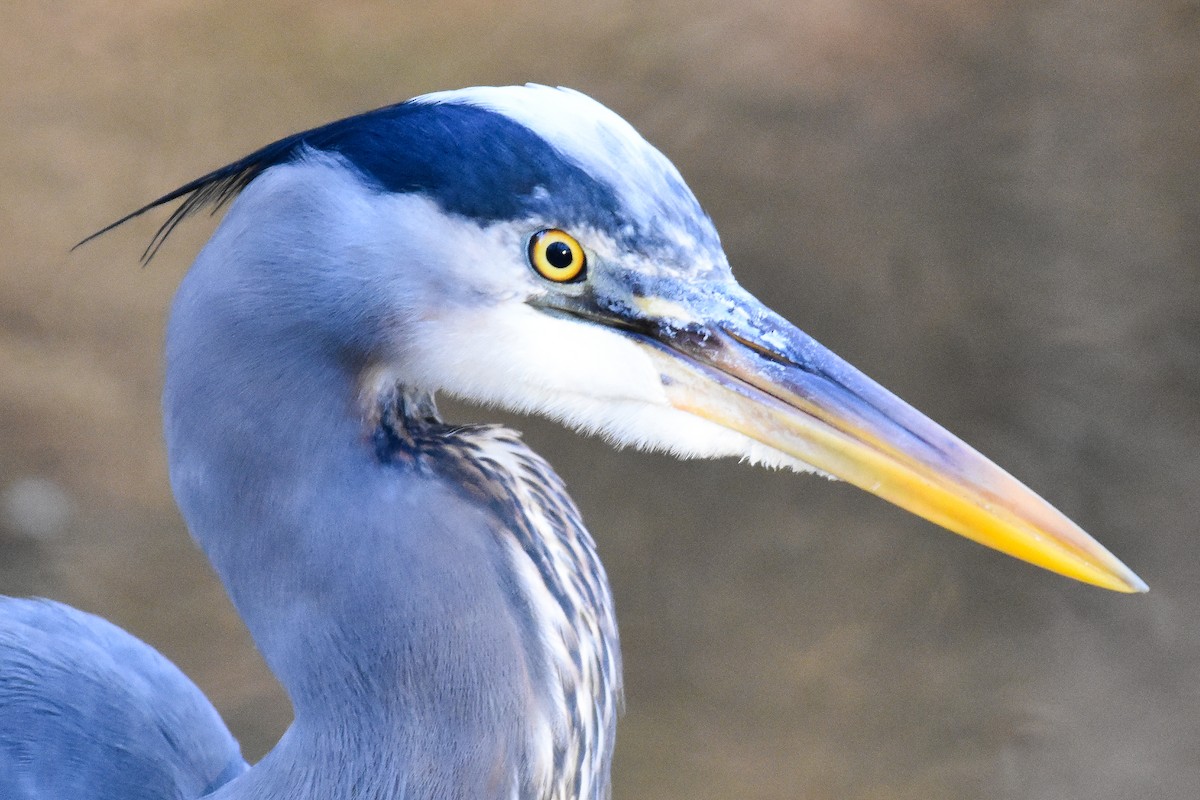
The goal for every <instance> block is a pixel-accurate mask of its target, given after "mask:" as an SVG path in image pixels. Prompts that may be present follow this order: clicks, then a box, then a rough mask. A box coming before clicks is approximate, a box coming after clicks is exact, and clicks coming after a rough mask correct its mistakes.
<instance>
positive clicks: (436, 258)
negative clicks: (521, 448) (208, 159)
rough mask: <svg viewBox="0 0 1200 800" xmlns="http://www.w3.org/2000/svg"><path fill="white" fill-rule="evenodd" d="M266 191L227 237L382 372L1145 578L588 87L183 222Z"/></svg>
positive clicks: (190, 203)
mask: <svg viewBox="0 0 1200 800" xmlns="http://www.w3.org/2000/svg"><path fill="white" fill-rule="evenodd" d="M245 187H248V188H246V191H245V192H244V193H243V195H242V197H240V198H239V199H238V204H237V205H236V206H235V208H234V210H232V211H231V212H230V214H229V215H228V217H227V219H226V221H225V223H224V224H223V226H222V230H221V231H219V232H218V234H217V236H216V237H214V241H218V240H221V241H223V242H224V243H225V244H224V245H222V246H224V247H227V248H235V249H236V248H238V247H241V248H243V250H244V253H243V254H244V255H245V256H246V258H251V257H253V258H259V259H263V258H266V259H270V260H273V261H275V262H282V263H286V264H287V265H288V266H287V268H286V269H285V270H283V272H285V273H286V276H285V277H283V278H281V280H285V281H289V282H290V284H291V286H292V289H293V290H294V291H293V292H291V294H292V296H293V303H294V307H295V308H296V309H298V310H299V311H300V312H305V311H307V312H311V314H310V316H311V321H312V324H313V325H314V326H316V327H320V326H321V325H324V324H326V322H325V321H324V320H328V319H331V318H334V319H337V320H339V321H340V322H339V323H338V324H339V325H342V326H343V329H342V331H341V333H340V334H339V335H341V336H342V338H343V339H344V340H346V341H351V340H353V341H354V342H355V346H356V347H358V348H359V349H360V350H361V351H362V352H363V353H364V354H365V356H364V363H366V364H367V368H366V370H365V371H366V372H368V373H369V374H370V375H371V376H372V378H371V380H373V381H385V382H395V383H400V384H404V385H408V386H411V387H414V388H419V389H422V390H427V391H431V392H439V391H440V392H446V393H449V394H451V395H454V396H457V397H460V398H463V399H466V400H469V401H473V402H478V403H483V404H490V405H496V406H502V407H505V408H509V409H513V410H517V411H523V412H536V413H541V414H545V415H548V416H550V417H553V418H555V419H558V420H561V421H562V422H564V423H566V424H568V425H570V426H572V427H575V428H578V429H581V430H584V431H587V432H593V433H599V434H601V435H603V436H605V437H607V438H608V439H610V440H612V441H614V442H617V443H620V444H627V445H633V446H637V447H646V448H654V449H662V450H667V451H670V452H672V453H675V454H677V455H681V456H695V457H721V456H734V457H740V458H743V459H747V460H750V461H754V462H762V463H766V464H770V465H776V466H787V467H791V468H794V469H798V470H817V471H820V472H822V473H825V474H827V475H830V476H834V477H837V478H841V479H844V480H847V481H849V482H851V483H854V484H855V485H857V486H860V487H862V488H864V489H866V490H867V491H870V492H872V493H874V494H877V495H879V496H881V497H883V498H884V499H886V500H888V501H890V502H893V503H895V504H897V505H899V506H901V507H903V508H906V509H908V510H909V511H912V512H914V513H916V514H918V515H920V516H923V517H925V518H927V519H929V520H931V521H933V522H935V523H937V524H939V525H942V526H944V527H946V528H948V529H950V530H952V531H955V532H957V533H959V534H962V535H964V536H967V537H968V538H971V539H974V540H976V541H978V542H980V543H983V544H985V545H988V546H991V547H994V548H996V549H999V550H1001V551H1003V552H1007V553H1009V554H1011V555H1014V556H1017V557H1019V558H1023V559H1025V560H1027V561H1030V562H1032V563H1035V564H1038V565H1040V566H1043V567H1046V568H1048V569H1051V570H1054V571H1057V572H1061V573H1063V574H1065V575H1068V576H1071V577H1074V578H1077V579H1079V580H1083V581H1086V582H1089V583H1094V584H1097V585H1100V586H1104V587H1107V588H1110V589H1116V590H1119V591H1142V590H1144V589H1145V584H1143V583H1142V582H1141V581H1140V579H1138V578H1137V576H1136V575H1134V574H1133V573H1132V572H1131V571H1130V570H1129V569H1128V568H1127V567H1125V566H1124V565H1123V564H1122V563H1121V562H1120V561H1118V560H1117V559H1116V558H1114V557H1113V556H1112V555H1111V554H1110V553H1109V552H1108V551H1107V550H1105V549H1104V548H1103V547H1102V546H1101V545H1100V544H1098V543H1097V542H1095V541H1094V540H1093V539H1092V538H1091V537H1089V536H1088V535H1087V534H1086V533H1084V532H1083V531H1082V530H1080V529H1079V528H1078V527H1077V526H1076V525H1074V523H1072V522H1070V521H1069V520H1068V519H1067V518H1066V517H1065V516H1063V515H1062V514H1061V513H1059V512H1058V511H1056V510H1055V509H1054V508H1052V507H1051V506H1050V505H1049V504H1047V503H1046V502H1045V501H1044V500H1042V499H1041V498H1039V497H1038V496H1037V495H1036V494H1034V493H1033V492H1032V491H1030V490H1029V489H1028V488H1026V487H1025V486H1024V485H1022V484H1021V483H1019V482H1018V481H1016V480H1015V479H1013V478H1012V477H1010V476H1009V475H1008V474H1007V473H1005V472H1004V471H1002V470H1001V469H999V468H998V467H996V466H995V465H993V464H992V463H991V462H990V461H988V460H987V459H985V458H984V457H983V456H981V455H979V454H978V453H977V452H975V451H974V450H972V449H971V448H969V447H968V446H967V445H965V444H963V443H962V442H961V441H960V440H959V439H957V438H956V437H954V436H953V435H951V434H950V433H948V432H947V431H945V430H944V429H943V428H941V427H940V426H938V425H937V424H935V423H934V422H932V421H930V420H929V419H928V418H926V417H925V416H923V415H922V414H920V413H919V412H917V411H916V410H914V409H913V408H911V407H910V406H908V405H907V404H905V403H904V402H902V401H901V400H899V399H898V398H896V397H895V396H894V395H892V394H890V393H889V392H887V391H886V390H885V389H883V388H882V387H880V386H879V385H878V384H876V383H875V382H873V381H872V380H870V379H869V378H867V377H866V376H865V375H863V374H862V373H861V372H859V371H858V370H856V369H855V368H853V367H852V366H850V365H849V364H847V363H846V362H844V361H842V360H841V359H839V358H838V357H837V356H836V355H834V354H833V353H832V352H830V351H829V350H827V349H825V348H824V347H822V346H821V345H820V344H818V343H817V342H816V341H814V340H813V339H812V338H810V337H809V336H807V335H806V334H804V333H803V332H802V331H800V330H799V329H797V328H796V327H794V326H792V325H791V324H789V323H788V322H787V321H785V320H784V319H782V318H781V317H780V316H778V315H777V314H775V313H774V312H772V311H771V310H770V309H768V308H767V307H766V306H764V305H763V304H762V303H760V302H759V301H758V300H756V299H755V298H754V297H752V296H751V295H750V294H749V293H747V292H746V291H744V290H743V289H742V288H741V287H740V286H739V285H738V284H737V282H736V281H735V280H734V278H733V275H732V273H731V271H730V268H729V265H728V262H727V259H726V257H725V254H724V252H723V251H722V248H721V244H720V240H719V238H718V236H717V233H716V230H715V228H714V227H713V225H712V222H711V221H710V220H709V218H708V216H707V215H706V214H705V213H704V211H703V210H702V208H701V207H700V204H699V203H698V202H697V200H696V198H695V196H694V195H693V194H692V192H691V191H690V190H689V189H688V187H687V185H686V184H685V183H684V181H683V179H682V178H681V177H680V175H679V173H678V171H677V170H676V169H675V168H674V166H672V164H671V163H670V162H669V161H668V160H667V159H666V158H665V157H664V156H663V155H662V154H661V153H659V152H658V151H657V150H656V149H655V148H654V147H652V146H651V145H650V144H648V143H647V142H646V141H645V140H644V139H643V138H642V137H641V136H640V135H638V133H637V132H636V131H635V130H634V129H633V128H632V127H631V126H630V125H629V124H628V123H626V122H625V121H624V120H622V119H621V118H620V117H618V116H617V115H616V114H614V113H613V112H611V111H609V110H608V109H606V108H605V107H603V106H602V105H600V104H599V103H596V102H595V101H593V100H591V99H589V98H587V97H586V96H584V95H582V94H579V93H577V92H573V91H569V90H564V89H553V88H548V87H543V86H524V87H503V88H492V87H485V88H474V89H466V90H462V91H455V92H445V93H439V94H433V95H427V96H424V97H420V98H417V99H415V100H411V101H408V102H407V103H402V104H399V105H397V106H392V107H389V108H386V109H380V110H379V111H375V112H370V113H368V114H364V115H360V116H358V117H352V118H350V119H347V120H343V121H341V122H336V123H332V124H331V125H327V126H324V127H322V128H317V129H314V130H312V131H308V132H305V133H302V134H297V135H295V136H293V137H289V138H288V139H284V140H282V141H280V142H278V143H276V144H274V145H271V146H269V147H267V148H264V149H263V150H260V151H258V152H257V153H255V154H252V155H251V156H248V157H247V158H246V159H243V160H242V161H240V162H236V163H234V164H232V165H230V166H229V167H226V168H224V169H223V170H218V171H217V172H214V173H211V174H210V175H208V176H205V177H203V178H201V179H199V180H198V181H196V182H193V183H192V184H189V185H187V186H184V187H182V188H181V189H180V190H178V191H177V192H175V193H172V194H171V195H168V196H167V197H166V198H163V199H162V200H163V201H165V200H168V199H173V198H175V197H185V198H186V199H185V202H184V204H183V205H182V206H181V207H180V209H179V210H177V211H176V212H175V215H173V216H172V218H171V220H169V221H168V223H167V225H166V226H164V230H165V232H169V230H170V227H171V226H173V225H174V224H175V223H176V222H177V221H178V220H179V219H181V218H182V217H183V216H185V215H186V214H187V213H190V211H192V210H195V208H198V207H200V206H201V205H204V204H207V203H210V202H212V201H214V200H216V201H221V200H223V199H225V198H226V197H228V196H231V195H232V194H234V193H237V192H238V191H240V190H242V189H243V188H245ZM159 202H161V201H159ZM156 204H157V203H156ZM151 205H155V204H151ZM135 213H138V212H135ZM162 235H165V234H161V233H160V236H159V237H158V238H157V239H156V241H155V245H156V244H157V242H159V241H161V238H162ZM155 245H152V247H153V246H155ZM264 254H265V255H264ZM243 260H245V259H243ZM318 295H319V297H318ZM330 303H334V304H336V305H337V313H336V314H330V313H328V312H329V307H328V305H329V304H330Z"/></svg>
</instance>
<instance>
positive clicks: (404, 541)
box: [163, 261, 545, 798]
mask: <svg viewBox="0 0 1200 800" xmlns="http://www.w3.org/2000/svg"><path fill="white" fill-rule="evenodd" d="M205 269H206V265H205V263H204V262H203V261H201V262H198V264H197V266H196V267H194V268H193V272H192V273H191V274H189V276H188V278H187V279H186V280H185V282H184V285H183V286H182V287H181V289H180V293H179V296H178V297H177V300H176V304H175V308H174V312H173V314H172V320H171V324H170V327H169V333H168V344H167V376H166V387H165V391H164V401H163V402H164V417H165V425H166V439H167V445H168V455H169V459H170V466H171V481H172V487H173V489H174V491H175V494H176V498H177V500H178V503H179V506H180V509H181V510H182V512H183V515H184V518H185V520H186V521H187V524H188V527H189V529H190V530H191V532H192V535H193V536H194V537H195V538H196V540H197V541H198V542H199V543H200V545H201V546H202V547H203V549H204V551H205V553H206V554H207V555H208V557H209V559H210V560H211V561H212V563H213V566H214V567H215V569H216V571H217V573H218V575H219V576H220V577H221V580H222V581H223V582H224V584H225V587H226V589H227V590H228V592H229V594H230V597H231V598H232V600H233V602H234V605H235V606H236V607H237V609H238V611H239V613H240V614H241V615H242V618H243V619H244V620H245V622H246V625H247V626H248V628H249V629H250V632H251V634H252V635H253V637H254V639H255V642H256V643H257V645H258V647H259V649H260V651H261V652H262V654H263V656H264V658H265V659H266V661H267V663H268V665H269V666H270V667H271V669H272V670H273V672H274V673H275V675H276V676H277V677H278V678H279V680H280V682H281V683H282V684H283V686H284V687H285V689H286V690H287V692H288V695H289V697H290V698H291V701H292V705H293V709H294V712H295V723H294V725H293V726H292V728H291V729H290V730H289V732H288V734H287V735H286V736H285V737H284V739H283V740H282V741H281V742H280V744H279V745H278V746H277V748H276V749H275V750H273V751H272V753H271V754H270V755H268V757H267V758H265V759H264V760H263V762H262V763H261V764H260V765H259V766H256V767H255V768H254V769H252V770H251V771H250V772H248V773H246V775H245V776H243V777H241V778H239V779H237V780H235V781H234V782H233V783H231V784H230V785H229V786H228V787H227V788H226V790H225V793H224V794H222V795H219V796H221V797H229V798H235V797H255V798H274V797H281V798H282V797H288V798H306V797H332V796H351V794H353V795H354V796H362V797H372V798H374V797H378V798H387V797H393V796H395V797H398V796H402V795H404V796H409V795H413V796H425V795H426V794H427V793H428V791H429V787H443V789H442V790H440V791H436V792H434V793H435V794H437V795H438V796H442V797H447V798H456V797H462V798H485V797H501V796H512V795H513V794H514V792H515V791H516V789H517V788H518V787H520V786H521V785H523V784H525V783H527V782H528V781H530V780H532V778H531V777H530V776H529V775H528V774H526V773H527V772H528V768H527V766H526V765H528V764H529V763H532V761H533V759H532V757H531V756H530V751H531V750H532V749H533V748H535V747H536V746H537V744H536V741H535V740H536V738H537V736H539V735H544V731H541V729H540V728H539V725H541V726H542V727H544V724H545V723H544V721H541V722H539V719H540V717H539V714H540V712H539V710H538V704H537V702H536V701H535V700H534V699H533V687H532V685H533V682H534V678H533V674H534V673H535V672H536V671H537V669H539V668H538V666H537V665H536V664H533V663H531V661H530V658H531V653H530V651H529V648H528V647H527V646H526V645H525V636H526V631H525V624H524V621H523V620H521V619H519V615H518V614H517V612H516V611H515V610H513V609H514V602H515V601H514V598H513V592H512V585H513V580H514V578H513V576H512V575H511V567H510V565H509V561H508V559H507V557H506V555H505V553H504V552H501V549H500V548H501V545H500V544H499V543H498V541H497V538H498V537H496V536H495V535H494V525H495V522H494V520H493V518H492V517H491V516H489V513H488V511H487V509H485V508H480V507H477V505H476V504H474V503H472V502H470V501H469V500H468V499H465V498H464V497H463V495H462V493H461V492H460V491H458V490H456V488H455V487H452V486H447V485H445V484H444V483H443V482H442V481H439V480H438V479H437V478H436V476H434V475H431V474H430V473H429V471H428V470H425V469H423V468H422V467H421V465H420V464H416V463H414V464H409V465H404V464H397V463H383V462H381V461H380V459H379V458H378V456H377V453H376V447H375V443H374V437H373V431H372V430H371V424H370V419H371V415H370V414H366V413H364V408H368V409H369V408H370V404H367V405H366V406H364V404H363V402H362V399H361V396H360V393H361V386H360V384H361V380H362V376H363V375H364V374H365V373H366V370H367V362H366V360H365V359H363V358H360V357H359V356H357V355H356V354H355V351H354V350H353V349H352V348H347V347H344V346H340V345H339V344H338V342H337V340H336V339H335V338H332V337H325V336H321V335H317V334H315V333H314V332H313V331H311V330H307V329H305V328H302V327H300V326H297V325H295V324H292V323H290V322H289V321H288V320H287V318H286V317H285V316H284V315H278V314H273V313H271V309H266V310H264V311H259V310H258V309H253V308H245V307H242V306H239V298H238V297H232V296H229V295H228V294H224V293H222V292H220V291H217V290H215V289H214V288H212V287H214V286H220V285H225V284H224V283H223V282H216V281H212V280H209V279H208V277H209V276H206V275H205V272H204V270H205ZM254 288H255V287H250V288H249V290H247V287H246V286H245V285H244V283H243V284H242V285H241V286H240V287H239V289H240V290H241V292H243V293H245V292H247V291H250V292H251V293H253V290H254ZM264 296H265V293H264ZM389 787H390V788H389ZM521 796H524V794H522V795H521Z"/></svg>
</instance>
